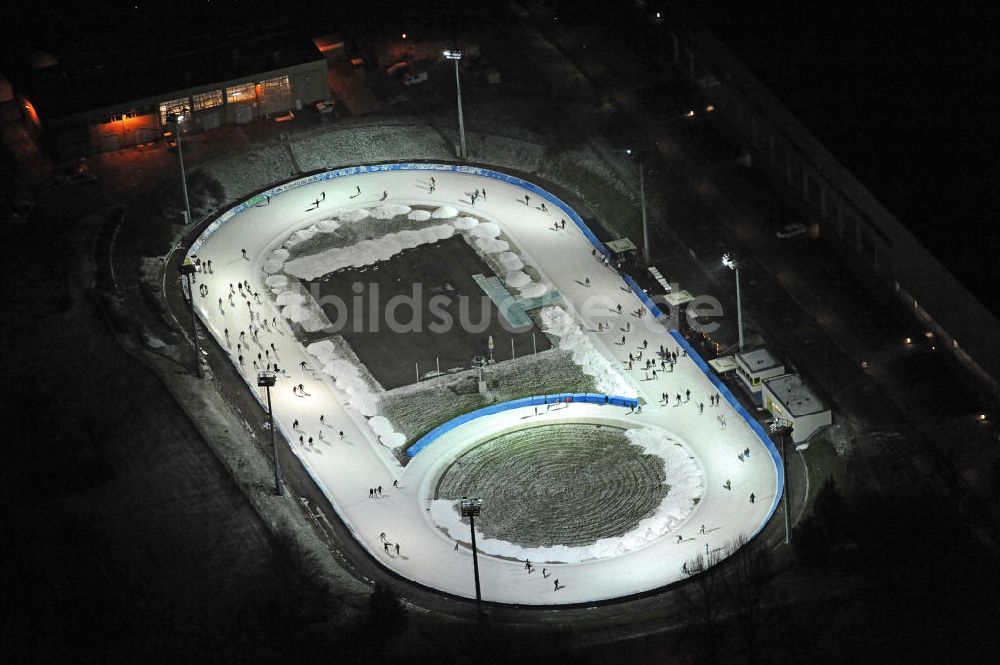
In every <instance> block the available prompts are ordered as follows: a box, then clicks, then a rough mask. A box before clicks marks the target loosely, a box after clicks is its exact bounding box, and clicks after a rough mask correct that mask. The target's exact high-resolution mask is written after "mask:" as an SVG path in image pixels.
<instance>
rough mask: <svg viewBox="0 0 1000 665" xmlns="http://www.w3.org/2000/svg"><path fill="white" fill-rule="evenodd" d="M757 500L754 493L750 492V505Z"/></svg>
mask: <svg viewBox="0 0 1000 665" xmlns="http://www.w3.org/2000/svg"><path fill="white" fill-rule="evenodd" d="M756 500H757V497H756V496H754V493H753V492H750V503H754V502H755V501H756Z"/></svg>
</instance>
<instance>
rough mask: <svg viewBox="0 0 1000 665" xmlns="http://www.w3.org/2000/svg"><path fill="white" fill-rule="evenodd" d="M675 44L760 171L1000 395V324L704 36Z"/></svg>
mask: <svg viewBox="0 0 1000 665" xmlns="http://www.w3.org/2000/svg"><path fill="white" fill-rule="evenodd" d="M670 37H671V40H672V44H671V46H672V49H673V61H674V64H675V65H676V66H677V67H678V69H680V70H681V71H683V72H685V73H686V74H687V75H688V76H689V77H690V78H691V79H692V80H693V81H694V82H695V83H696V84H697V85H698V87H699V88H700V89H701V90H702V91H703V93H704V94H705V96H706V98H707V99H708V100H709V101H710V102H711V103H712V104H713V105H714V106H715V107H716V109H718V110H719V111H720V112H721V113H722V114H724V115H725V117H726V118H727V119H728V120H729V121H730V123H731V124H732V125H734V126H735V127H736V128H737V129H738V130H739V131H740V132H741V133H742V134H743V136H744V138H745V139H746V141H747V143H748V144H749V145H750V146H751V150H752V163H753V164H754V166H755V167H756V168H761V169H764V170H766V171H768V172H769V174H770V175H771V176H772V179H773V180H779V181H780V182H782V183H783V184H784V186H785V187H786V188H787V189H788V190H789V191H791V192H793V193H794V194H795V195H796V196H797V197H798V198H799V199H800V200H801V201H802V202H803V203H805V204H807V205H808V206H809V207H810V208H811V210H812V211H813V213H814V218H815V220H816V221H817V222H818V223H819V224H820V230H821V235H822V237H823V238H824V239H826V240H828V241H829V242H832V243H834V244H837V245H839V246H840V247H841V248H842V249H844V250H845V252H843V253H844V254H846V255H847V256H850V257H851V259H850V260H849V261H848V262H851V263H853V264H854V266H853V267H855V268H856V269H858V270H859V271H860V272H862V274H863V276H864V277H866V278H869V279H870V280H873V281H874V282H876V285H878V286H884V287H886V288H887V289H888V290H889V291H891V293H893V294H895V297H896V298H898V301H899V303H900V304H901V305H902V306H903V307H905V308H906V309H907V310H908V311H909V312H911V313H912V315H913V316H914V317H915V318H916V319H917V320H918V321H919V322H920V324H921V325H923V326H925V327H926V328H927V330H928V331H930V332H933V333H934V334H935V335H936V336H937V338H938V341H939V342H940V346H942V347H944V348H947V349H949V350H950V351H951V352H952V353H954V354H955V356H956V357H957V358H958V359H959V360H960V361H961V363H962V364H963V365H964V366H966V367H967V368H968V369H969V370H970V371H972V372H973V373H975V374H976V375H977V376H978V377H979V378H980V379H981V380H983V381H984V382H985V383H986V384H987V385H989V386H990V387H991V388H992V390H993V391H994V392H1000V353H998V352H997V350H996V348H995V347H996V344H997V340H1000V321H997V319H996V317H995V316H993V314H991V313H990V312H989V311H988V310H987V309H986V308H985V307H984V306H983V305H982V303H980V302H979V300H978V299H976V298H975V297H974V296H973V295H972V294H971V293H970V292H969V291H968V290H967V289H966V288H965V287H964V286H963V285H962V284H961V283H960V282H959V281H958V280H957V279H956V278H955V277H954V276H953V275H952V274H951V273H950V272H949V271H948V270H947V269H946V268H945V267H944V266H943V265H942V264H941V263H940V262H939V261H938V260H937V259H936V258H934V256H933V255H932V254H931V253H930V252H929V251H928V250H927V249H926V248H924V247H923V246H922V245H921V244H920V243H919V242H918V241H917V239H916V238H915V237H914V236H913V234H911V233H910V232H909V231H908V230H907V229H906V228H905V227H904V226H903V225H902V224H901V223H900V222H899V220H898V219H897V218H896V217H895V216H894V215H893V214H892V213H891V212H889V211H888V210H887V209H886V208H885V207H884V206H882V204H880V203H879V202H878V201H877V200H876V199H875V197H874V196H873V195H872V194H871V193H870V192H869V191H868V190H867V189H866V188H865V186H864V185H862V184H861V183H860V182H859V181H858V180H857V179H856V178H855V177H854V176H853V175H852V174H851V173H850V172H849V171H848V170H847V169H846V168H844V167H843V166H842V165H841V164H840V163H839V162H838V161H837V160H836V159H835V158H834V157H833V155H832V154H830V152H829V151H828V150H827V149H826V148H825V147H824V146H823V145H822V144H821V143H820V142H819V141H818V140H817V139H816V138H815V137H814V136H813V135H812V134H811V133H810V132H809V131H808V130H807V129H806V128H805V127H804V126H803V125H802V124H801V123H799V122H798V121H797V120H796V119H795V118H794V117H793V115H792V114H791V113H790V112H789V111H788V109H787V108H785V106H784V105H783V104H782V103H781V102H780V101H778V99H777V98H776V97H774V95H772V94H771V93H770V91H768V90H767V88H766V87H765V86H764V85H763V84H761V83H760V82H759V81H758V80H757V79H756V77H755V76H754V75H753V74H752V73H751V72H750V71H749V70H748V69H747V68H746V67H744V66H743V65H742V63H740V61H739V60H738V59H737V58H736V57H735V56H734V55H733V54H732V53H731V52H730V51H729V50H728V49H727V48H726V47H725V46H724V45H723V44H721V43H720V42H719V41H718V40H717V39H716V38H715V37H714V36H713V35H712V34H711V33H710V32H709V31H708V30H707V29H704V28H703V27H700V26H696V25H695V24H694V23H693V22H692V23H691V25H685V24H684V23H679V24H677V25H676V26H674V28H673V29H672V31H671V33H670ZM943 221H945V222H946V220H943ZM975 242H976V239H970V244H974V243H975Z"/></svg>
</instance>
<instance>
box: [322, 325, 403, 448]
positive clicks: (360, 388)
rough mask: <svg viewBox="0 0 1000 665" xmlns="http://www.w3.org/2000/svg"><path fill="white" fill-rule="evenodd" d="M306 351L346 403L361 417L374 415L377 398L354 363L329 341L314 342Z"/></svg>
mask: <svg viewBox="0 0 1000 665" xmlns="http://www.w3.org/2000/svg"><path fill="white" fill-rule="evenodd" d="M306 351H308V352H309V353H310V354H311V355H312V356H314V357H315V358H316V360H317V361H319V364H320V365H321V366H322V369H321V371H322V372H323V373H324V374H326V375H327V376H331V377H333V379H334V386H335V387H336V388H338V389H339V390H341V391H342V392H343V393H344V396H345V397H346V398H347V399H346V401H347V402H348V403H349V404H350V405H351V406H353V407H354V408H355V409H357V411H358V413H360V414H361V415H363V416H374V415H375V413H376V410H375V406H376V404H377V403H378V396H377V395H376V394H375V391H374V390H373V389H372V387H371V386H370V385H369V384H368V382H367V381H365V379H364V378H363V377H362V376H361V373H360V372H359V371H358V368H357V367H356V366H355V365H354V363H352V362H351V361H350V360H348V359H347V358H345V357H343V356H341V355H340V354H339V353H338V351H337V347H336V346H335V345H334V344H333V342H331V341H330V340H323V341H322V342H314V343H312V344H310V345H309V346H307V347H306ZM387 422H388V421H387ZM373 429H374V428H373ZM377 433H378V432H376V434H377Z"/></svg>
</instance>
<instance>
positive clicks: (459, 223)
mask: <svg viewBox="0 0 1000 665" xmlns="http://www.w3.org/2000/svg"><path fill="white" fill-rule="evenodd" d="M453 224H454V225H455V228H456V229H458V230H460V231H468V230H469V229H471V228H472V227H473V226H476V225H477V224H479V220H478V219H476V218H475V217H459V218H458V219H456V220H455V221H454V222H453Z"/></svg>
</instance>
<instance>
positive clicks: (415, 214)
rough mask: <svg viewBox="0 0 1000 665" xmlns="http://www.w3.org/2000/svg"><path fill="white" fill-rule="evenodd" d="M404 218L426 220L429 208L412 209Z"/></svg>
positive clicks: (428, 217) (418, 220)
mask: <svg viewBox="0 0 1000 665" xmlns="http://www.w3.org/2000/svg"><path fill="white" fill-rule="evenodd" d="M406 218H407V219H412V220H413V221H415V222H426V221H427V220H428V219H430V218H431V213H430V211H429V210H412V211H410V214H409V215H407V216H406Z"/></svg>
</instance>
